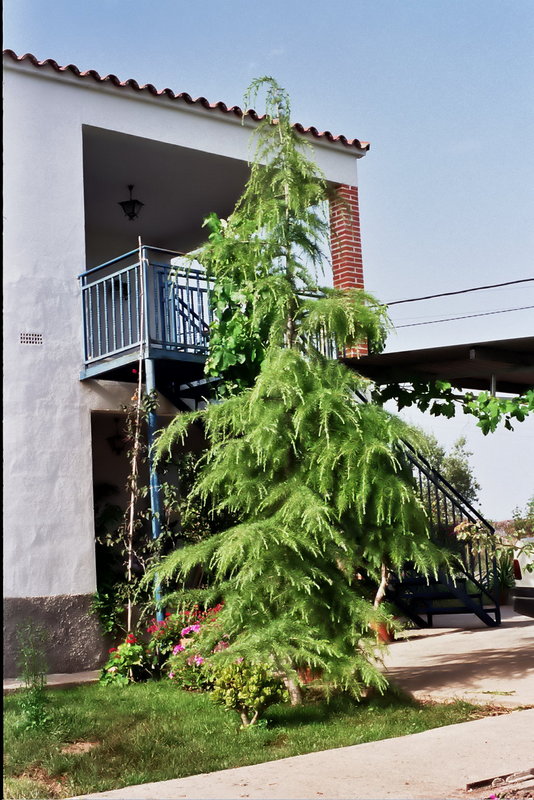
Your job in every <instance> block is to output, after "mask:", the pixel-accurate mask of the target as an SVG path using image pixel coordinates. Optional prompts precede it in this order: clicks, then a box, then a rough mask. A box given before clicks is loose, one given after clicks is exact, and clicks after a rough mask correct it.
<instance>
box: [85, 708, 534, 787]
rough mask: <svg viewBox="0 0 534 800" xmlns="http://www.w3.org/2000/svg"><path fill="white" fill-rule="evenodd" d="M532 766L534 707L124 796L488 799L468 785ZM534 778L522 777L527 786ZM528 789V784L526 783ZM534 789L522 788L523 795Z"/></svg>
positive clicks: (173, 782)
mask: <svg viewBox="0 0 534 800" xmlns="http://www.w3.org/2000/svg"><path fill="white" fill-rule="evenodd" d="M533 767H534V709H531V710H528V711H514V712H511V713H509V714H505V715H504V716H497V717H485V718H483V719H479V720H475V721H473V722H464V723H462V724H461V725H449V726H447V727H445V728H435V729H434V730H431V731H425V732H424V733H416V734H413V735H411V736H402V737H400V738H396V739H385V740H383V741H381V742H369V743H367V744H359V745H355V746H353V747H343V748H339V749H336V750H325V751H322V752H320V753H309V754H308V755H305V756H296V757H294V758H284V759H281V760H280V761H269V762H267V763H265V764H257V765H255V766H252V767H240V768H238V769H227V770H223V771H221V772H213V773H211V774H208V775H192V776H191V777H189V778H181V779H179V780H171V781H162V782H161V783H146V784H143V785H141V786H128V787H126V788H124V789H117V790H115V791H111V792H104V793H102V794H91V795H84V797H86V798H97V797H100V798H104V797H107V798H121V800H183V799H184V798H185V799H186V800H237V798H252V800H304V799H306V800H309V798H323V800H345V799H347V800H354V799H355V798H365V800H386V799H387V798H395V800H423V799H424V800H429V799H430V800H432V799H433V800H442V799H443V800H445V799H446V798H464V800H467V798H488V797H490V795H491V794H492V793H494V792H497V791H498V790H497V789H494V788H491V786H490V785H489V784H486V785H485V786H484V787H483V788H482V789H477V790H475V791H472V792H468V791H467V784H469V783H472V782H477V781H485V780H488V779H491V778H494V777H496V776H500V775H505V774H509V773H517V772H520V771H526V770H528V769H530V768H533ZM533 783H534V782H533V781H532V780H531V781H529V782H528V783H522V784H518V786H522V787H523V788H526V787H527V786H529V785H530V787H531V789H530V790H531V791H532V787H533ZM527 791H528V790H527ZM527 796H532V795H526V794H523V797H527Z"/></svg>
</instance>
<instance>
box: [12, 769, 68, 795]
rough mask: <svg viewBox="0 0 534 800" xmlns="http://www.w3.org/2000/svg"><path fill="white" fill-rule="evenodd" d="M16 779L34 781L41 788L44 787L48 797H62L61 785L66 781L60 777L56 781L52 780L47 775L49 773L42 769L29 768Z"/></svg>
mask: <svg viewBox="0 0 534 800" xmlns="http://www.w3.org/2000/svg"><path fill="white" fill-rule="evenodd" d="M17 778H22V779H25V780H29V781H34V782H35V783H39V784H41V785H42V786H46V788H47V791H48V794H49V796H50V797H62V795H63V784H64V783H65V781H66V777H61V778H59V779H57V780H56V779H55V778H52V776H51V775H49V773H48V772H47V771H46V770H45V769H43V768H42V767H30V768H29V769H27V770H25V771H24V772H23V773H21V774H20V775H17Z"/></svg>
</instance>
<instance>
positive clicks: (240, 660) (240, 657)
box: [235, 656, 244, 664]
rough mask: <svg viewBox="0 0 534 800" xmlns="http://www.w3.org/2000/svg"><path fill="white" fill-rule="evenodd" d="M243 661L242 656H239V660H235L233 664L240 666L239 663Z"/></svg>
mask: <svg viewBox="0 0 534 800" xmlns="http://www.w3.org/2000/svg"><path fill="white" fill-rule="evenodd" d="M243 660H244V659H243V656H239V658H236V660H235V663H236V664H241V662H242V661H243Z"/></svg>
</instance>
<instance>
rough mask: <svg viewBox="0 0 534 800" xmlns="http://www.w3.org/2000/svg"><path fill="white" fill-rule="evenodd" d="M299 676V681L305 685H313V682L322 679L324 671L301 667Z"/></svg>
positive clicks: (298, 672)
mask: <svg viewBox="0 0 534 800" xmlns="http://www.w3.org/2000/svg"><path fill="white" fill-rule="evenodd" d="M297 674H298V676H299V680H300V682H301V683H303V684H307V683H313V681H316V680H319V678H322V676H323V671H322V670H314V669H312V668H311V667H299V668H298V669H297Z"/></svg>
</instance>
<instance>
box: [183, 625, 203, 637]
mask: <svg viewBox="0 0 534 800" xmlns="http://www.w3.org/2000/svg"><path fill="white" fill-rule="evenodd" d="M199 630H200V625H188V626H187V627H186V628H182V631H181V634H182V636H187V635H188V634H189V633H198V632H199Z"/></svg>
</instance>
